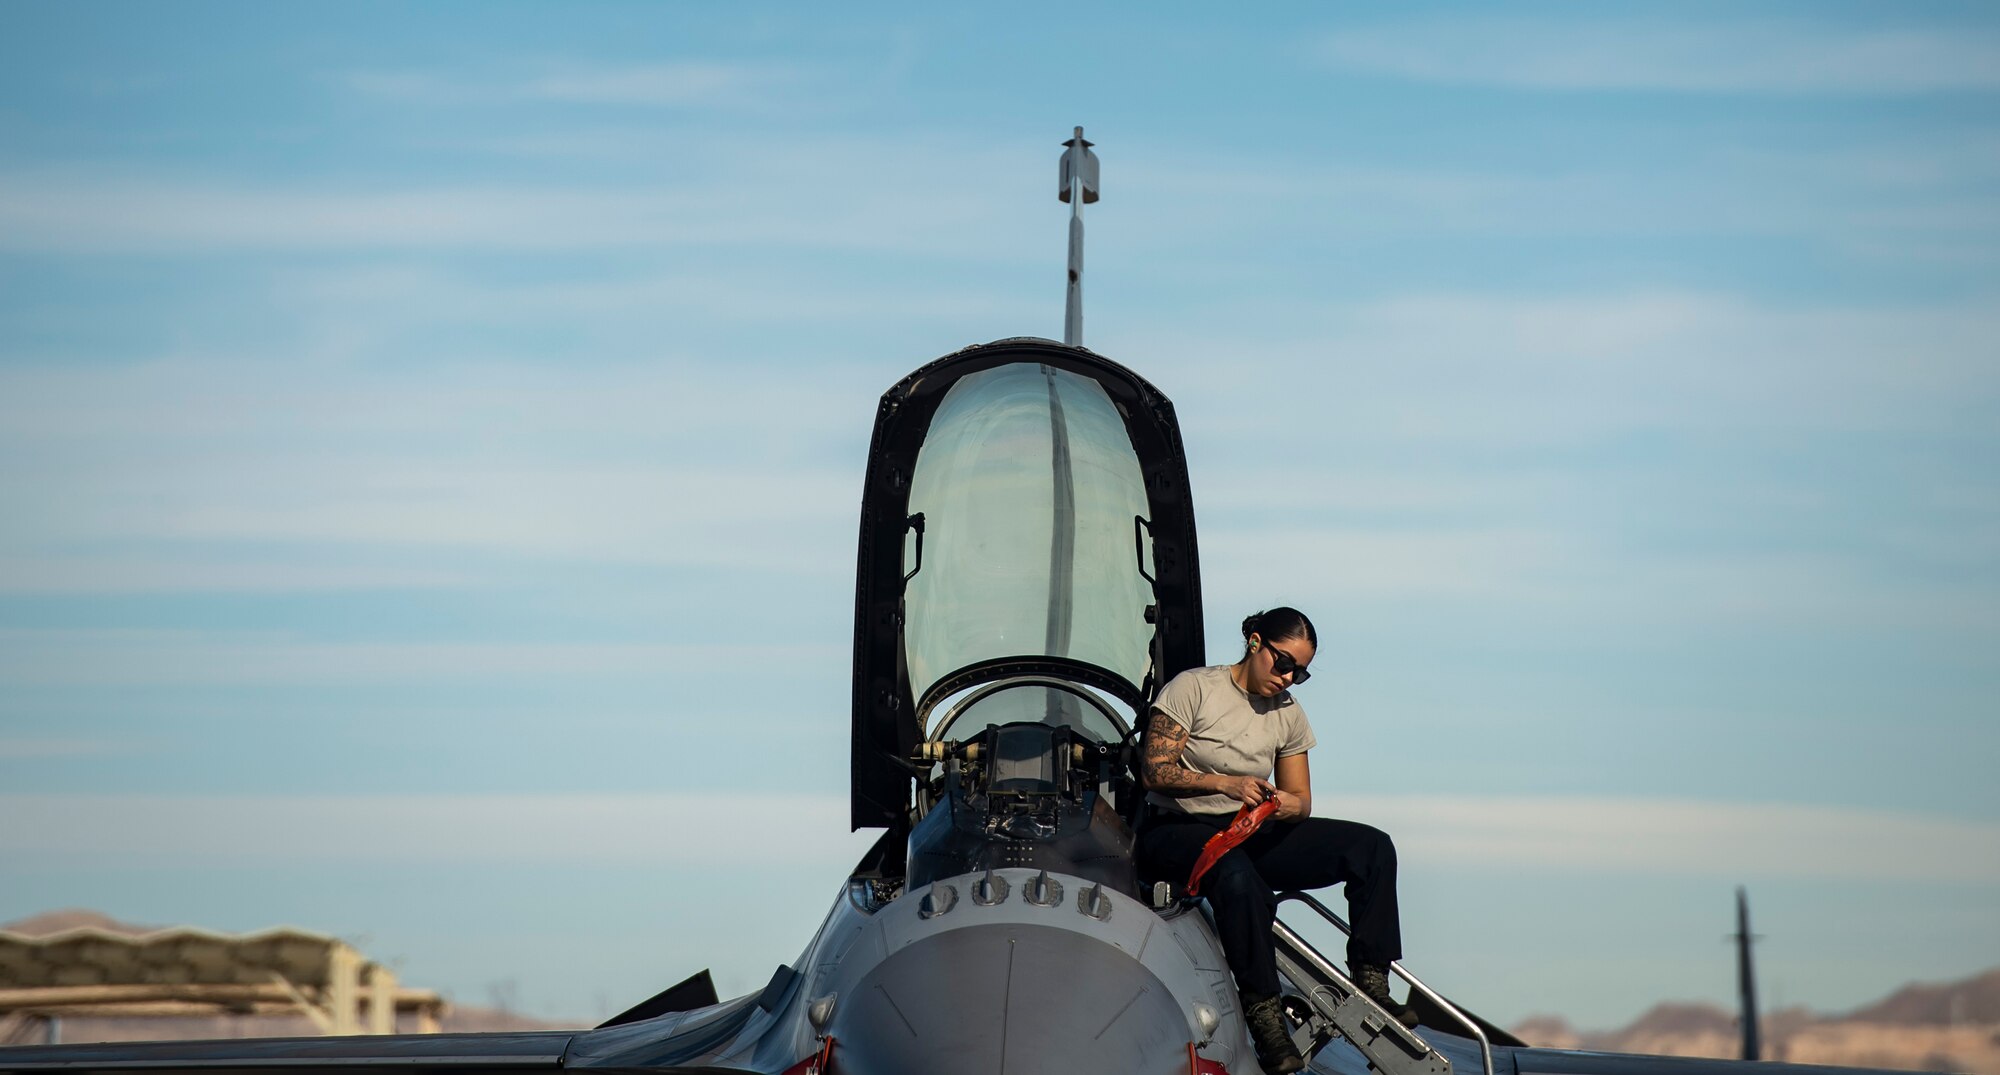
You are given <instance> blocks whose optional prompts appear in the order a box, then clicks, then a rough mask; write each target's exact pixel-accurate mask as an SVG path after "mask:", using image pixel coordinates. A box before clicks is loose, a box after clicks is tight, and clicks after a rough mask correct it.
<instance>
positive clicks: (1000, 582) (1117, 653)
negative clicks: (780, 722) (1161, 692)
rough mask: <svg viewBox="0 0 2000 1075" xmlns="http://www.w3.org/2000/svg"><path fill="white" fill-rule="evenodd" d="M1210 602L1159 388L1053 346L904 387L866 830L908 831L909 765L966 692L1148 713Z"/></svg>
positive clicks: (1198, 647) (882, 455) (881, 512)
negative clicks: (941, 716) (1039, 683)
mask: <svg viewBox="0 0 2000 1075" xmlns="http://www.w3.org/2000/svg"><path fill="white" fill-rule="evenodd" d="M1199 594H1200V585H1199V577H1198V572H1197V567H1196V561H1195V543H1194V520H1193V512H1192V510H1191V506H1190V504H1189V500H1188V481H1187V468H1186V464H1185V459H1184V456H1183V453H1182V449H1181V442H1180V431H1179V429H1178V427H1177V426H1176V425H1175V423H1174V417H1173V407H1172V404H1170V403H1169V402H1168V401H1167V399H1166V397H1164V396H1162V395H1160V393H1159V392H1158V390H1156V389H1154V388H1153V387H1152V386H1151V385H1149V384H1147V383H1146V382H1145V381H1143V380H1141V379H1140V378H1139V377H1137V376H1136V375H1134V374H1133V373H1131V372H1130V371H1129V370H1126V369H1124V368H1123V367H1120V366H1118V365H1116V364H1114V363H1112V362H1109V361H1106V360H1105V359H1102V358H1099V357H1098V356H1096V355H1094V354H1091V353H1090V352H1088V351H1085V350H1083V349H1081V348H1075V347H1066V346H1063V345H1060V344H1056V343H1053V342H1050V341H1046V340H1003V341H1000V342H998V343H993V344H988V345H986V346H983V347H974V348H968V349H967V350H965V351H961V352H958V353H957V354H954V355H950V356H947V357H946V358H943V359H939V360H938V361H937V362H934V363H931V364H930V365H928V366H925V367H924V368H923V369H920V370H918V371H917V372H915V373H913V374H911V375H910V376H908V377H906V378H904V379H903V380H902V381H900V382H898V383H897V384H896V385H895V387H893V388H891V389H890V390H889V391H888V392H887V393H885V394H884V395H883V397H882V403H881V408H880V410H879V412H878V414H877V418H876V425H875V436H874V442H873V446H872V448H871V451H870V455H869V464H868V479H867V485H866V489H865V491H864V494H863V500H862V518H861V545H860V562H859V570H858V574H857V580H856V586H855V597H856V608H855V684H854V790H853V817H852V821H853V824H854V825H855V827H857V828H858V827H862V826H897V825H900V824H901V822H902V821H903V819H904V818H905V816H906V814H905V812H906V809H907V805H908V787H909V770H908V769H907V768H905V767H904V766H903V765H901V764H900V763H899V761H898V759H900V758H906V757H908V756H909V754H910V752H911V751H912V750H913V749H914V747H915V746H916V744H917V743H918V742H920V741H921V740H922V739H923V738H924V737H925V733H926V731H927V724H929V723H932V721H933V718H934V717H935V716H936V715H938V706H939V703H941V702H942V701H944V700H945V699H947V698H949V697H952V696H954V695H957V694H960V693H961V692H963V691H965V690H967V689H969V688H972V687H976V686H978V685H980V684H983V683H991V682H995V681H999V680H1006V679H1010V678H1017V677H1021V676H1041V677H1053V678H1056V679H1059V680H1062V681H1065V682H1069V683H1073V684H1077V685H1080V686H1084V687H1091V688H1095V689H1097V690H1099V691H1103V692H1105V693H1107V694H1109V695H1112V696H1114V697H1116V698H1119V699H1121V700H1123V701H1124V702H1126V703H1127V704H1128V705H1130V706H1131V707H1132V708H1133V710H1134V711H1135V712H1137V711H1139V710H1141V709H1143V707H1144V706H1145V705H1146V704H1147V703H1148V702H1149V701H1150V700H1151V698H1152V695H1153V694H1154V693H1155V692H1156V691H1157V689H1158V685H1159V684H1160V683H1162V682H1164V681H1165V679H1166V678H1167V677H1168V676H1171V675H1172V674H1173V673H1175V672H1178V671H1180V670H1181V669H1183V668H1186V667H1189V666H1191V665H1193V664H1195V663H1198V662H1199V661H1200V660H1201V658H1202V631H1201V608H1200V596H1199ZM1074 701H1075V699H1074V698H1072V699H1071V702H1074ZM1066 707H1067V703H1066Z"/></svg>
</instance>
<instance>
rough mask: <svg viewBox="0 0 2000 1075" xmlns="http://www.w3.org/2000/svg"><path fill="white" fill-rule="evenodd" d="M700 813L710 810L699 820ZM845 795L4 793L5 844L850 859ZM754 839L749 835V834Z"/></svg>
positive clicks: (341, 856) (250, 851)
mask: <svg viewBox="0 0 2000 1075" xmlns="http://www.w3.org/2000/svg"><path fill="white" fill-rule="evenodd" d="M695 819H708V820H707V821H705V822H703V823H695ZM873 836H874V834H873V833H860V834H853V833H850V832H848V831H847V802H846V800H845V798H844V797H834V796H809V795H795V794H787V793H784V792H773V791H760V792H759V793H758V794H756V795H754V796H740V797H736V798H733V799H732V800H731V802H730V804H729V809H728V810H727V811H722V810H719V809H718V803H717V802H716V800H715V798H714V797H713V796H712V795H701V794H657V795H534V794H522V795H352V796H241V797H238V796H150V795H0V854H4V855H16V854H35V853H45V854H48V853H52V854H61V855H64V856H71V857H74V856H129V855H163V856H170V857H174V858H177V859H187V858H194V859H209V860H213V859H232V860H246V859H247V860H259V859H262V860H270V861H276V862H292V863H296V862H300V861H325V860H335V861H345V862H353V861H411V860H416V861H424V862H432V861H443V862H468V861H478V862H530V861H542V862H547V861H563V862H596V863H604V862H624V863H635V862H636V863H658V862H675V863H681V864H684V867H685V868H686V869H688V870H690V871H698V870H700V869H703V868H711V867H727V866H744V865H758V864H763V863H767V862H771V861H781V862H788V863H793V864H796V865H797V866H799V867H800V868H819V869H824V870H829V871H830V870H835V869H843V868H846V867H847V866H851V865H852V864H853V863H854V861H855V860H857V859H858V858H859V857H860V854H861V852H863V851H865V850H866V849H867V846H868V844H869V842H870V841H871V840H872V839H873ZM752 837H754V838H752Z"/></svg>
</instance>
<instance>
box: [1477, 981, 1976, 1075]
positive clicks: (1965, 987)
mask: <svg viewBox="0 0 2000 1075" xmlns="http://www.w3.org/2000/svg"><path fill="white" fill-rule="evenodd" d="M1512 1029H1513V1032H1514V1034H1515V1036H1516V1037H1519V1038H1520V1039H1521V1040H1523V1041H1526V1042H1528V1043H1529V1044H1531V1045H1540V1046H1545V1047H1548V1048H1555V1049H1600V1050H1604V1051H1606V1052H1619V1053H1650V1054H1654V1055H1659V1056H1705V1057H1734V1056H1737V1055H1739V1053H1740V1051H1741V1049H1742V1031H1741V1030H1740V1029H1739V1028H1738V1027H1737V1025H1736V1013H1735V1012H1734V1011H1731V1010H1729V1009H1726V1008H1722V1007H1718V1006H1716V1005H1713V1004H1690V1003H1665V1004H1657V1005H1654V1006H1653V1007H1652V1008H1651V1009H1650V1010H1648V1011H1647V1012H1646V1013H1645V1014H1644V1015H1641V1016H1640V1017H1639V1018H1638V1019H1635V1020H1633V1021H1632V1022H1631V1023H1630V1024H1628V1025H1626V1026H1624V1027H1621V1028H1620V1029H1617V1030H1610V1031H1579V1030H1575V1029H1573V1028H1571V1027H1570V1025H1569V1023H1568V1022H1567V1021H1566V1020H1564V1019H1563V1018H1562V1017H1561V1016H1554V1015H1538V1016H1534V1017H1532V1018H1529V1019H1526V1020H1523V1021H1522V1022H1520V1023H1519V1024H1517V1025H1516V1026H1514V1027H1513V1028H1512ZM1759 1029H1760V1030H1761V1032H1762V1033H1761V1036H1762V1038H1763V1053H1764V1057H1763V1058H1764V1059H1766V1060H1788V1061H1792V1062H1794V1063H1803V1064H1836V1065H1847V1066H1853V1067H1886V1068H1901V1069H1904V1070H1909V1071H1953V1072H1970V1073H1974V1075H2000V968H1995V969H1993V970H1990V971H1987V972H1985V973H1984V974H1979V975H1976V976H1974V977H1971V978H1967V979H1965V980H1964V981H1959V982H1947V983H1943V984H1932V983H1918V984H1912V985H1907V986H1904V987H1903V988H1902V989H1899V990H1897V991H1896V992H1895V993H1893V994H1891V995H1890V996H1888V997H1887V998H1885V999H1883V1000H1879V1001H1877V1002H1875V1003H1873V1004H1870V1005H1867V1006H1865V1007H1862V1008H1857V1009H1855V1010H1854V1011H1852V1012H1849V1013H1846V1014H1844V1015H1824V1016H1822V1015H1814V1014H1813V1013H1811V1012H1808V1011H1806V1010H1805V1009H1803V1008H1786V1009H1782V1010H1780V1011H1775V1012H1765V1013H1764V1014H1763V1016H1762V1018H1761V1020H1760V1024H1759Z"/></svg>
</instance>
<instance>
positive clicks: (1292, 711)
mask: <svg viewBox="0 0 2000 1075" xmlns="http://www.w3.org/2000/svg"><path fill="white" fill-rule="evenodd" d="M1234 667H1235V666H1234V665H1227V664H1218V665H1211V666H1210V667H1207V668H1190V669H1188V670H1187V671H1185V672H1182V673H1181V674H1180V675H1177V676H1175V677H1174V678H1172V679H1170V680H1168V681H1167V685H1166V687H1165V688H1164V689H1162V690H1161V691H1160V697H1159V698H1158V699H1157V700H1155V701H1154V702H1153V709H1154V710H1156V711H1158V712H1161V713H1165V714H1166V715H1167V718H1168V719H1169V720H1172V721H1173V722H1174V723H1176V724H1178V725H1180V726H1181V727H1183V728H1186V729H1187V730H1188V741H1187V746H1186V748H1184V749H1183V750H1182V751H1181V765H1182V766H1183V767H1185V768H1187V769H1191V770H1193V771H1195V772H1197V773H1217V774H1220V775H1223V776H1261V777H1267V778H1268V777H1269V776H1270V775H1271V773H1272V771H1273V770H1274V769H1276V768H1277V765H1278V759H1279V758H1289V757H1291V756H1292V755H1294V754H1303V753H1305V752H1306V751H1308V750H1311V749H1312V748H1313V747H1314V746H1317V745H1318V743H1319V741H1318V740H1317V739H1314V738H1313V731H1312V725H1311V724H1309V723H1307V721H1306V711H1305V707H1304V706H1301V705H1300V704H1299V703H1298V700H1297V699H1296V698H1293V697H1292V692H1290V691H1280V692H1279V693H1278V696H1277V697H1275V698H1265V697H1262V696H1258V695H1252V694H1251V693H1250V692H1248V691H1246V690H1244V689H1243V688H1241V687H1239V686H1237V685H1236V681H1235V680H1233V679H1231V678H1230V677H1229V670H1230V669H1231V668H1234ZM1146 801H1147V802H1149V803H1152V804H1153V805H1154V806H1157V807H1160V808H1162V809H1165V810H1179V811H1184V812H1186V813H1190V814H1233V813H1235V812H1236V809H1237V807H1239V806H1242V805H1243V804H1242V803H1241V802H1238V801H1237V800H1235V799H1233V798H1230V797H1229V796H1227V795H1191V796H1188V797H1186V798H1177V797H1175V796H1172V795H1162V794H1160V793H1159V792H1157V791H1150V792H1147V793H1146Z"/></svg>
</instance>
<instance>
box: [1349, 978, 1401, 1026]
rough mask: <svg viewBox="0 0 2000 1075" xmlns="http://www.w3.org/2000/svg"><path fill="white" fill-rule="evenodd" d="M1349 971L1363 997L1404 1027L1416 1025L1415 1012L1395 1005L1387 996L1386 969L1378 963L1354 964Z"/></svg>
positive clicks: (1392, 998) (1393, 1000)
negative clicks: (1379, 1006)
mask: <svg viewBox="0 0 2000 1075" xmlns="http://www.w3.org/2000/svg"><path fill="white" fill-rule="evenodd" d="M1349 969H1350V970H1352V971H1353V972H1354V986H1355V988H1357V989H1359V990H1361V994H1362V995H1363V996H1365V997H1367V998H1368V999H1369V1000H1372V1001H1374V1002H1375V1003H1376V1004H1379V1005H1381V1007H1382V1010H1383V1011H1385V1012H1388V1013H1389V1014H1390V1015H1391V1016H1394V1017H1395V1019H1396V1021H1397V1022H1399V1023H1401V1024H1403V1025H1404V1026H1409V1027H1413V1026H1416V1025H1417V1010H1416V1009H1415V1008H1412V1007H1410V1006H1409V1005H1407V1004H1398V1003H1396V999H1395V998H1394V997H1391V996H1390V995H1389V968H1388V967H1386V966H1384V965H1382V964H1379V963H1356V964H1354V965H1353V966H1352V967H1351V968H1349Z"/></svg>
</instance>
